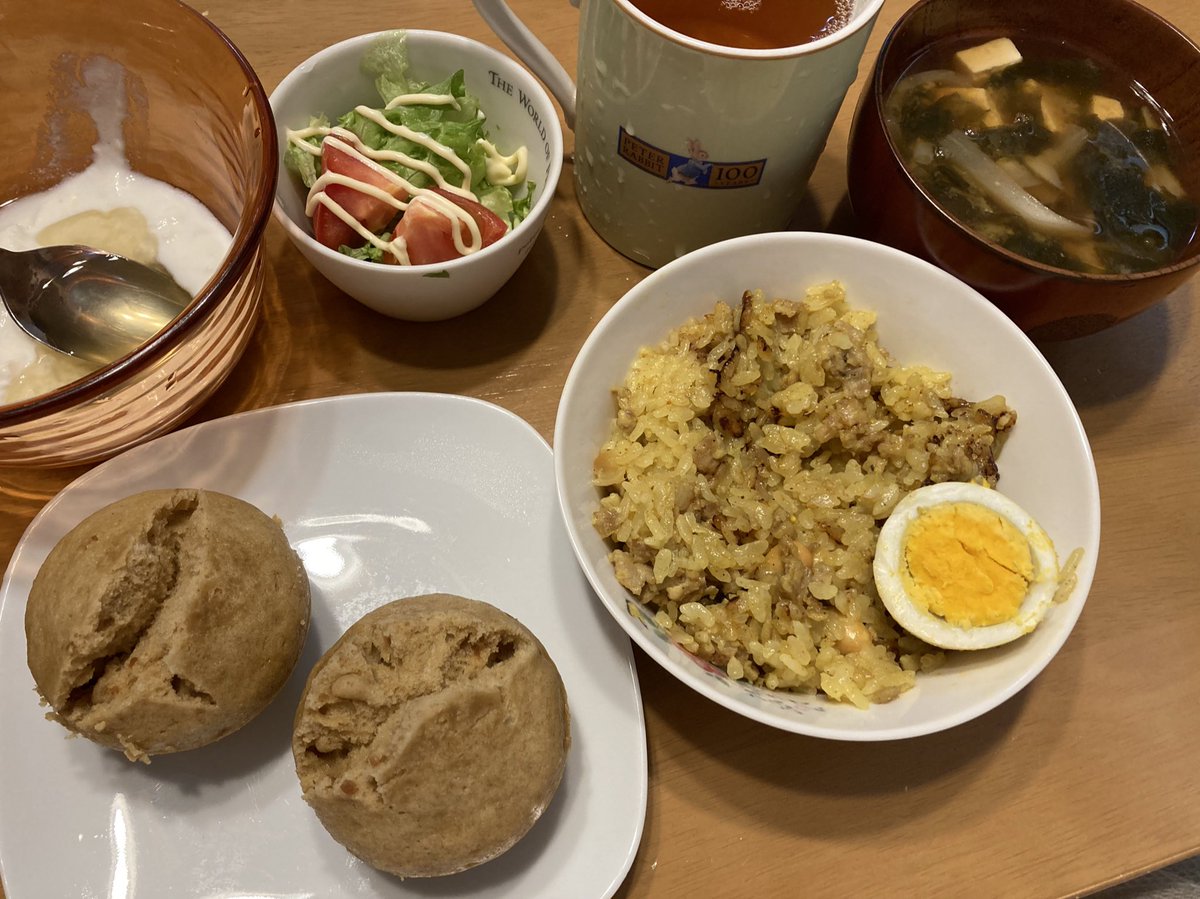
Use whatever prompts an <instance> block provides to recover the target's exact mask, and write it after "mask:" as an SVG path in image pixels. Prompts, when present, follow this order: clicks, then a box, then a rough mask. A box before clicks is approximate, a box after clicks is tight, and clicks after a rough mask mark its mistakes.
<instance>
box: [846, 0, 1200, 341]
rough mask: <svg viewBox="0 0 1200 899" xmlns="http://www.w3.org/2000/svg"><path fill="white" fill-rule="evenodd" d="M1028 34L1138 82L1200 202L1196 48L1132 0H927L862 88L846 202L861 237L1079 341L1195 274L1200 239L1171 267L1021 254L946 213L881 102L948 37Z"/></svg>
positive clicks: (900, 26)
mask: <svg viewBox="0 0 1200 899" xmlns="http://www.w3.org/2000/svg"><path fill="white" fill-rule="evenodd" d="M1021 34H1031V35H1035V36H1038V37H1041V38H1046V37H1052V38H1056V39H1061V40H1063V41H1065V42H1067V43H1068V44H1070V45H1071V47H1072V49H1073V50H1080V51H1083V52H1085V53H1089V54H1090V55H1092V56H1093V57H1094V58H1096V59H1097V60H1099V61H1104V62H1107V63H1109V64H1111V65H1112V66H1114V67H1115V68H1116V69H1118V70H1120V71H1122V72H1124V73H1126V74H1127V75H1129V76H1130V77H1131V78H1132V79H1134V80H1137V81H1138V82H1140V83H1141V84H1142V85H1143V86H1144V87H1145V88H1146V89H1147V90H1148V91H1149V93H1150V96H1151V97H1153V98H1154V99H1155V101H1156V102H1157V103H1158V104H1159V105H1160V106H1161V107H1162V108H1163V109H1164V110H1165V111H1166V112H1167V113H1168V114H1169V115H1170V116H1171V118H1172V119H1173V123H1174V128H1175V131H1176V134H1177V135H1178V136H1179V138H1180V140H1181V142H1182V144H1183V151H1184V152H1183V154H1182V156H1181V158H1180V160H1179V164H1178V166H1177V167H1176V174H1177V175H1178V176H1179V180H1180V181H1181V182H1182V184H1183V185H1184V187H1185V188H1186V189H1187V191H1188V193H1189V195H1190V196H1191V197H1192V198H1193V199H1200V48H1197V46H1196V45H1195V44H1194V43H1192V41H1191V40H1189V39H1188V38H1187V37H1186V36H1185V35H1183V34H1182V33H1180V32H1179V31H1178V30H1177V29H1175V28H1174V26H1172V25H1171V24H1170V23H1169V22H1167V21H1166V20H1164V19H1162V18H1161V17H1159V16H1157V15H1156V14H1154V13H1152V12H1151V11H1150V10H1148V9H1146V8H1145V7H1143V6H1140V5H1138V4H1137V3H1134V2H1132V0H1055V2H1053V3H1046V2H1043V0H1036V2H1035V0H1006V2H1004V3H981V2H978V0H920V2H918V3H917V4H916V5H915V6H913V7H912V8H911V9H910V10H909V11H908V12H906V13H905V14H904V15H903V16H901V18H900V20H899V21H898V22H897V23H896V25H895V26H894V27H893V28H892V31H891V33H890V34H889V35H888V36H887V38H886V40H885V41H884V44H883V47H882V48H881V49H880V52H879V58H878V60H877V61H876V64H875V69H874V71H873V73H872V75H871V80H870V82H869V83H868V85H867V87H866V88H865V89H864V90H863V93H862V96H861V97H860V99H859V104H858V109H857V110H856V111H855V115H854V124H853V127H852V130H851V135H850V153H849V163H848V167H849V171H848V179H849V191H850V203H851V206H852V207H853V209H854V214H855V218H856V219H857V222H858V228H859V233H860V234H861V235H862V236H864V237H867V238H869V239H871V240H875V241H879V242H880V243H886V244H890V245H891V246H894V247H897V248H899V249H901V250H905V251H907V252H909V253H913V254H914V255H917V256H921V257H923V258H925V259H927V260H929V261H931V262H933V263H934V264H936V265H938V266H941V267H942V268H943V269H945V270H946V271H948V272H950V273H951V274H953V275H955V276H956V277H958V278H960V279H961V280H963V281H966V282H967V283H968V284H970V285H971V286H972V287H974V288H975V289H976V290H978V291H979V292H980V293H982V294H983V295H984V296H985V297H987V298H988V299H989V300H991V301H992V302H993V303H994V304H996V305H997V306H999V307H1000V309H1002V310H1003V311H1004V312H1005V313H1006V314H1007V315H1008V316H1009V317H1010V318H1011V319H1012V320H1013V321H1015V322H1016V323H1017V324H1018V325H1019V326H1020V327H1021V328H1022V329H1023V330H1024V331H1026V332H1027V333H1028V334H1029V335H1030V336H1031V337H1033V338H1034V339H1042V340H1057V339H1064V338H1070V337H1079V336H1083V335H1085V334H1091V333H1094V332H1096V331H1101V330H1103V329H1104V328H1108V327H1110V326H1112V325H1114V324H1116V323H1117V322H1120V321H1123V320H1124V319H1127V318H1129V317H1130V316H1132V315H1136V314H1137V313H1139V312H1142V311H1143V310H1145V309H1147V308H1148V307H1150V306H1151V305H1153V304H1154V303H1156V302H1158V301H1159V300H1161V299H1162V298H1163V297H1165V296H1166V295H1167V294H1169V293H1170V292H1171V291H1173V290H1174V289H1175V288H1176V287H1178V286H1179V285H1180V284H1182V283H1183V282H1184V281H1185V280H1187V279H1188V278H1190V277H1191V276H1192V275H1193V274H1195V272H1196V270H1197V269H1196V265H1197V262H1200V239H1195V240H1193V241H1192V242H1191V244H1190V245H1189V246H1188V248H1187V250H1186V252H1185V254H1184V256H1183V257H1182V258H1181V259H1180V260H1178V261H1177V262H1175V263H1173V264H1172V265H1169V266H1165V267H1163V268H1158V269H1155V270H1153V271H1148V272H1140V273H1137V274H1130V275H1095V274H1084V273H1080V272H1074V271H1069V270H1067V269H1060V268H1055V267H1053V266H1048V265H1043V264H1041V263H1038V262H1033V261H1031V260H1028V259H1025V258H1024V257H1021V256H1017V255H1015V254H1014V253H1011V252H1009V251H1008V250H1005V249H1004V248H1002V247H1000V246H998V245H997V244H995V243H992V242H990V241H988V240H986V239H984V238H982V237H980V236H979V235H977V234H976V233H975V232H973V231H971V230H970V229H969V228H967V227H966V226H964V225H962V224H960V223H959V222H958V221H957V220H956V219H954V218H953V217H952V216H951V215H950V214H949V213H947V212H946V211H945V210H944V209H943V208H942V207H941V206H940V205H939V204H938V203H937V201H935V200H934V199H933V198H932V197H931V196H930V195H929V194H928V193H926V191H925V190H924V189H922V187H921V186H920V185H919V184H918V183H917V181H916V179H914V178H913V177H912V175H910V174H909V172H908V170H907V169H906V168H905V167H904V165H903V163H902V162H901V161H900V157H899V155H898V153H897V150H896V147H895V146H894V145H893V143H892V140H891V137H890V135H889V134H888V129H887V125H886V123H885V121H884V118H883V108H884V101H885V100H886V99H887V97H888V94H889V93H890V92H891V90H892V87H893V86H894V85H895V84H896V82H897V81H898V80H899V79H900V77H901V76H902V75H903V74H904V73H905V71H906V70H907V69H908V67H909V66H910V65H911V64H912V63H913V62H914V61H915V60H916V59H917V58H918V57H920V56H922V55H924V54H925V53H927V52H928V51H929V49H930V48H931V47H932V46H934V45H935V44H937V43H939V42H941V41H943V40H954V41H955V42H956V43H957V42H959V41H964V40H969V39H972V38H978V40H980V41H983V40H988V39H990V38H993V37H999V36H1001V35H1007V36H1009V37H1012V38H1013V40H1014V41H1016V42H1017V44H1018V46H1019V44H1020V36H1021Z"/></svg>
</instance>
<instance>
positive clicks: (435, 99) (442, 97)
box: [383, 94, 462, 109]
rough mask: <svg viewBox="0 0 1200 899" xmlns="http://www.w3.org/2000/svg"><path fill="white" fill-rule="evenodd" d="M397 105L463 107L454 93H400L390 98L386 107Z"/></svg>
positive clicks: (391, 107)
mask: <svg viewBox="0 0 1200 899" xmlns="http://www.w3.org/2000/svg"><path fill="white" fill-rule="evenodd" d="M397 106H450V107H453V108H454V109H462V106H460V105H459V103H458V100H457V99H456V98H455V96H454V94H400V95H399V96H398V97H392V99H390V100H388V102H387V106H385V107H383V108H384V109H395V108H396V107H397Z"/></svg>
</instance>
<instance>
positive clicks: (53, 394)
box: [0, 0, 278, 428]
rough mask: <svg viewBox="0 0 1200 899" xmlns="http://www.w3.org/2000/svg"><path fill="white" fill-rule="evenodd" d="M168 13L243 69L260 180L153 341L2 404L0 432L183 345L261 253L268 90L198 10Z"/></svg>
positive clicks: (271, 135)
mask: <svg viewBox="0 0 1200 899" xmlns="http://www.w3.org/2000/svg"><path fill="white" fill-rule="evenodd" d="M170 2H171V7H172V9H171V10H168V11H167V12H164V15H169V14H171V13H179V14H181V15H183V16H185V17H187V18H189V19H191V20H192V21H193V22H195V23H201V24H202V25H203V26H204V27H205V28H207V29H208V30H209V32H210V33H211V34H212V35H213V37H215V38H216V39H217V42H218V43H219V44H222V45H224V47H225V49H226V50H227V51H228V53H229V55H230V56H231V57H232V58H233V61H234V63H235V64H236V65H237V66H238V67H239V68H240V69H241V70H242V74H243V75H244V77H245V79H246V91H247V96H248V98H249V99H250V101H251V103H252V104H253V106H254V108H255V110H256V111H257V113H258V117H259V120H260V123H261V134H260V135H259V137H260V138H261V140H262V148H261V150H262V152H261V154H260V155H261V159H260V165H261V166H262V170H263V173H264V177H263V180H262V181H261V182H260V183H259V184H258V185H257V186H256V187H255V188H254V190H253V192H252V194H251V196H250V199H249V202H248V203H247V204H246V206H245V207H244V208H243V210H242V215H241V217H240V219H239V221H238V224H237V227H236V228H235V230H234V232H233V243H232V244H231V246H230V248H229V250H228V252H227V253H226V254H225V258H224V259H223V260H222V263H221V267H220V268H219V269H218V270H217V272H216V273H215V274H214V275H213V277H212V278H211V279H210V280H209V283H208V284H207V285H206V286H205V287H204V289H203V290H201V291H200V293H198V294H197V295H196V296H195V298H194V299H193V300H192V302H191V303H189V304H188V305H187V306H186V307H185V308H184V310H183V312H181V313H180V314H179V315H178V316H177V317H176V318H175V319H173V320H172V321H171V322H170V323H169V324H168V325H167V326H166V327H165V328H163V329H162V330H161V331H159V332H158V334H156V335H155V336H154V337H152V338H150V339H149V340H148V341H146V342H145V343H143V344H142V345H141V346H139V347H138V348H137V349H135V350H133V351H132V352H131V353H129V354H127V355H125V356H122V357H121V358H120V359H116V360H114V361H113V362H110V363H108V364H107V365H102V366H100V367H99V368H97V369H95V370H93V371H91V372H89V373H88V374H86V375H84V376H83V377H82V378H79V379H77V380H75V381H71V382H70V383H68V384H65V385H63V386H62V387H59V388H57V389H55V390H52V391H50V392H49V393H43V394H39V395H38V396H34V397H30V398H29V399H28V400H24V401H22V402H18V403H9V404H7V405H3V404H0V428H4V427H7V426H9V425H17V424H23V423H25V422H28V421H31V420H33V419H37V418H41V417H43V416H48V415H52V414H54V413H56V412H61V411H63V410H64V409H67V408H69V407H72V406H75V405H77V404H79V403H80V402H83V401H87V400H90V399H93V398H94V397H96V396H98V395H99V394H101V393H104V392H105V391H106V390H109V389H111V388H112V387H114V386H117V385H119V384H121V383H123V382H125V381H127V380H129V379H130V378H131V377H132V376H133V375H136V374H138V373H139V372H141V371H143V370H145V369H147V368H149V367H150V366H151V365H152V364H153V363H154V362H155V361H157V360H158V359H159V358H160V357H162V356H164V355H165V354H166V353H167V352H169V351H170V350H172V349H174V348H175V347H176V346H177V345H178V344H179V343H180V342H181V341H182V340H184V339H185V338H186V337H187V336H188V335H190V334H191V333H192V332H193V331H195V330H196V329H197V328H199V327H200V326H201V324H203V322H205V321H206V320H207V319H208V318H209V317H210V316H211V315H212V314H213V312H214V311H215V310H216V308H217V307H218V306H219V305H220V303H221V301H222V300H223V299H224V297H225V295H226V294H227V293H228V292H229V291H230V290H232V289H233V288H234V287H235V286H236V285H237V283H238V281H240V280H241V278H242V276H243V275H244V274H245V272H246V270H247V269H248V268H249V267H250V265H251V264H252V263H253V261H254V259H255V258H256V257H257V255H258V252H259V244H260V241H261V237H262V234H263V232H264V231H265V230H266V224H267V218H268V216H269V215H270V213H271V203H272V201H273V200H274V197H275V186H276V180H277V176H278V171H277V169H276V167H275V159H276V157H277V156H278V147H277V143H276V139H275V125H274V117H273V114H272V111H271V104H270V102H269V100H268V99H267V93H266V90H265V89H264V88H263V85H262V81H261V80H260V79H259V77H258V73H257V72H255V71H254V67H253V66H251V65H250V62H249V60H247V59H246V57H245V55H244V54H243V53H242V51H241V50H239V49H238V47H237V46H236V45H235V44H234V43H233V41H232V40H231V39H230V38H229V36H228V35H226V34H225V32H224V31H222V30H221V29H220V28H218V27H217V26H216V25H214V24H213V23H212V22H211V21H209V19H208V18H207V17H206V16H204V15H202V14H201V13H200V12H198V11H197V10H195V9H193V8H192V7H190V6H188V5H187V4H186V3H184V2H182V0H170Z"/></svg>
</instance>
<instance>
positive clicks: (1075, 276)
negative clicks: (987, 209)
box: [868, 0, 1200, 285]
mask: <svg viewBox="0 0 1200 899" xmlns="http://www.w3.org/2000/svg"><path fill="white" fill-rule="evenodd" d="M955 2H958V0H917V2H916V3H914V4H913V5H912V6H911V7H909V8H908V9H906V10H905V11H904V12H903V13H902V14H901V15H900V17H899V18H898V19H897V20H896V23H895V24H894V25H893V26H892V28H891V30H890V31H888V33H887V35H886V36H885V37H884V39H883V43H882V44H880V47H879V54H878V56H877V57H876V60H875V65H874V67H873V68H872V70H871V76H870V82H869V85H868V87H869V89H870V91H871V96H872V98H873V100H874V106H875V108H874V110H873V113H874V115H875V116H876V117H877V119H878V125H879V127H880V129H881V130H882V132H883V139H884V141H886V143H887V148H888V154H889V155H890V156H891V158H892V162H893V163H894V164H895V165H896V167H897V168H899V170H900V173H901V175H902V177H903V178H904V180H905V181H906V182H907V184H908V186H909V187H910V188H911V189H913V190H915V191H916V192H917V193H918V194H920V195H921V196H922V197H923V198H924V199H925V201H926V202H927V203H928V205H929V206H930V208H932V209H933V210H934V211H935V212H936V213H937V214H938V216H939V217H940V218H941V220H942V221H943V222H945V223H947V224H949V225H950V226H951V227H952V228H953V229H954V230H955V231H956V232H957V233H958V234H960V235H962V236H965V237H966V238H967V239H968V240H969V241H970V242H971V243H973V244H976V245H978V246H979V247H980V248H982V249H985V250H988V251H990V252H992V253H994V254H995V255H997V256H999V257H1001V258H1002V259H1004V260H1005V261H1006V262H1008V263H1010V264H1012V265H1016V266H1018V267H1020V268H1023V269H1025V270H1026V271H1030V272H1034V273H1036V274H1039V275H1052V276H1054V277H1058V278H1062V279H1064V280H1069V281H1077V282H1080V283H1084V284H1096V285H1103V284H1130V283H1139V282H1142V281H1150V280H1154V279H1157V278H1162V277H1164V276H1169V275H1173V274H1175V273H1177V272H1181V271H1186V270H1187V269H1189V268H1192V267H1193V266H1195V265H1197V264H1200V253H1197V254H1195V255H1193V256H1190V257H1186V258H1183V259H1178V260H1176V261H1175V262H1172V263H1171V264H1170V265H1164V266H1159V267H1158V268H1153V269H1148V270H1146V271H1142V272H1129V273H1126V274H1121V273H1110V272H1080V271H1076V270H1074V269H1069V268H1059V267H1057V266H1054V265H1048V264H1046V263H1044V262H1038V261H1037V260H1034V259H1030V258H1028V257H1027V256H1022V255H1020V254H1018V253H1014V252H1012V251H1011V250H1008V249H1005V248H1004V247H1002V246H1001V245H1000V244H998V243H995V242H993V241H991V240H988V239H987V238H985V237H983V236H981V235H980V234H978V233H976V232H975V230H974V229H972V228H969V227H967V226H966V225H965V224H963V223H962V222H960V221H959V220H958V219H957V218H956V217H955V216H953V215H951V214H950V213H949V211H947V210H946V209H945V207H943V206H942V204H941V203H939V202H938V201H937V199H936V198H935V197H934V196H933V195H932V194H931V193H929V191H927V190H926V189H925V187H924V185H922V184H921V182H920V181H918V180H917V179H916V178H915V177H914V176H913V174H912V172H911V171H909V168H908V166H907V165H905V164H904V161H903V158H902V156H901V154H900V151H899V149H898V148H897V147H896V143H895V141H894V139H893V138H892V132H891V129H890V128H889V127H888V123H887V117H886V116H885V114H884V110H885V108H886V100H887V97H886V95H885V93H884V90H883V68H884V64H885V63H886V61H887V60H888V56H889V53H890V52H891V50H892V49H893V45H894V44H895V41H896V39H897V37H898V36H899V35H900V33H901V32H902V31H903V30H904V29H905V28H907V27H908V26H909V25H910V24H911V23H912V20H913V19H915V18H916V17H917V16H918V15H920V14H921V12H922V11H923V10H924V9H925V8H926V7H928V6H933V5H935V4H938V3H955ZM1108 2H1111V3H1114V4H1116V5H1119V6H1122V7H1125V8H1127V9H1129V10H1130V11H1131V12H1133V13H1134V14H1135V15H1144V16H1145V17H1146V18H1147V19H1148V20H1149V21H1151V22H1153V23H1155V25H1156V27H1159V28H1161V29H1162V30H1163V32H1164V33H1165V34H1169V35H1173V36H1174V37H1175V38H1177V39H1179V40H1180V41H1182V42H1184V43H1185V44H1187V45H1188V46H1190V47H1191V49H1192V52H1193V53H1194V55H1195V57H1196V60H1197V62H1200V46H1198V45H1197V44H1196V42H1195V41H1193V40H1192V39H1191V38H1189V37H1188V36H1187V35H1186V34H1184V33H1183V32H1182V31H1180V30H1179V29H1178V28H1176V27H1175V26H1174V25H1172V24H1171V23H1170V22H1169V21H1167V20H1166V19H1164V18H1163V17H1162V16H1160V15H1159V14H1158V13H1156V12H1154V11H1153V10H1151V9H1148V8H1147V7H1145V6H1142V5H1141V4H1140V3H1137V2H1136V0H1108ZM934 43H937V42H926V43H925V44H924V45H923V49H922V50H921V51H920V52H922V53H923V52H927V51H928V50H929V48H930V47H932V46H933V45H934ZM1080 49H1086V48H1083V47H1082V46H1081V47H1080ZM1095 52H1096V53H1097V54H1098V55H1101V56H1102V55H1103V54H1100V53H1099V51H1095ZM919 56H920V53H918V54H917V55H916V56H914V57H913V59H914V60H915V59H917V58H919ZM911 64H912V60H910V62H909V65H911ZM1198 240H1200V226H1198V228H1197V232H1196V235H1195V236H1194V237H1193V241H1198Z"/></svg>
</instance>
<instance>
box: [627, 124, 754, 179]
mask: <svg viewBox="0 0 1200 899" xmlns="http://www.w3.org/2000/svg"><path fill="white" fill-rule="evenodd" d="M617 155H618V156H620V157H621V158H622V159H624V160H625V161H626V162H628V163H630V164H631V165H633V166H636V167H637V168H639V169H641V170H642V171H643V172H645V173H646V174H647V175H651V176H653V177H655V178H661V179H663V180H664V181H670V182H671V183H672V184H679V185H681V186H683V187H697V188H702V189H718V190H727V189H729V188H738V187H753V186H754V185H756V184H758V183H759V182H760V181H762V176H763V170H764V169H765V168H766V166H767V161H766V160H765V159H750V160H744V161H742V162H710V161H709V158H708V150H706V149H704V144H702V143H701V142H700V138H698V137H689V138H687V155H686V156H685V155H683V154H682V153H672V152H670V151H669V150H664V149H662V148H661V147H656V146H654V144H651V143H649V142H647V141H645V140H643V139H642V138H640V137H635V136H634V135H632V134H630V133H629V132H628V131H626V130H625V126H624V125H622V126H620V127H618V129H617Z"/></svg>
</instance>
